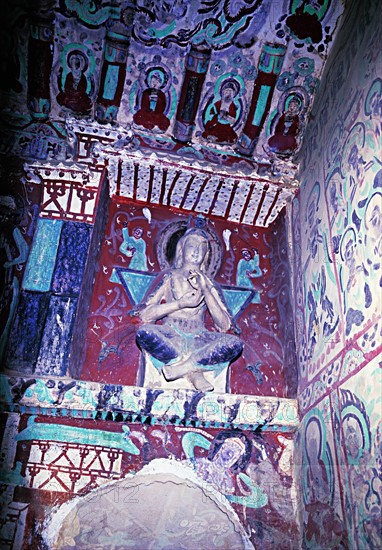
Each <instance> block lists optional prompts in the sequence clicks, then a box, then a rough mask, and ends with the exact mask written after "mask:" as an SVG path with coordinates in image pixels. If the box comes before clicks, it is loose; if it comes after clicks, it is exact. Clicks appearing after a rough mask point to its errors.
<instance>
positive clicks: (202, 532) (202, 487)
mask: <svg viewBox="0 0 382 550" xmlns="http://www.w3.org/2000/svg"><path fill="white" fill-rule="evenodd" d="M43 538H44V540H45V542H46V543H47V545H48V547H49V548H51V549H52V550H53V549H54V550H69V549H70V548H73V547H74V546H75V548H78V549H89V550H90V548H101V547H105V548H132V549H134V548H147V549H148V550H149V549H151V548H153V549H154V548H155V549H157V548H166V550H170V549H174V550H175V549H176V550H180V549H185V550H195V549H196V548H198V549H199V548H211V549H213V548H232V549H235V550H236V549H237V550H239V549H240V550H241V549H243V550H254V546H253V545H252V543H251V542H250V540H249V538H248V536H247V534H246V532H245V530H244V528H243V526H242V525H241V523H240V521H239V518H238V517H237V515H236V513H235V511H234V510H233V508H232V507H231V505H230V504H229V502H228V501H227V499H226V498H225V497H224V495H222V494H220V493H218V492H217V491H216V490H215V489H214V488H213V487H212V486H211V485H210V484H208V483H206V482H204V481H203V480H201V479H200V478H198V477H197V476H196V474H195V473H194V471H193V470H192V468H191V467H189V466H188V465H185V464H181V463H179V462H177V461H174V460H167V459H155V460H153V461H152V462H151V463H150V464H148V465H147V466H145V467H144V468H143V469H142V470H140V472H138V473H137V474H136V475H135V476H129V477H126V478H124V479H122V480H117V481H113V482H111V483H108V484H106V485H103V486H101V487H99V488H97V489H94V490H93V491H90V492H89V493H88V494H86V495H84V496H81V497H76V498H74V499H73V500H72V501H70V502H67V503H65V504H63V505H61V506H60V507H58V508H57V509H56V510H55V511H54V512H53V513H52V514H51V517H50V518H49V520H48V521H47V522H46V528H45V530H44V533H43Z"/></svg>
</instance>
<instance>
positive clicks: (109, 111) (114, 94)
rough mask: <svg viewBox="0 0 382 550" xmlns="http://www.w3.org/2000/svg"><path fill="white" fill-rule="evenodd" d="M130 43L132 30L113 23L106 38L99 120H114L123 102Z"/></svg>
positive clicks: (100, 89) (97, 108)
mask: <svg viewBox="0 0 382 550" xmlns="http://www.w3.org/2000/svg"><path fill="white" fill-rule="evenodd" d="M129 45H130V30H129V29H128V28H127V27H126V26H124V25H123V24H122V23H120V22H115V23H113V24H112V26H111V28H110V29H109V30H108V32H107V35H106V40H105V53H104V60H103V65H102V70H101V78H100V84H99V91H98V98H97V104H96V108H95V117H96V119H97V120H98V122H101V123H105V122H114V121H115V120H116V119H117V114H118V109H119V106H120V104H121V98H122V92H123V85H124V82H125V76H126V62H127V55H128V51H129Z"/></svg>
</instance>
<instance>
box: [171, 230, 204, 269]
mask: <svg viewBox="0 0 382 550" xmlns="http://www.w3.org/2000/svg"><path fill="white" fill-rule="evenodd" d="M210 256H211V246H210V243H209V239H208V234H207V233H206V232H205V231H204V230H203V229H200V228H196V227H195V228H192V229H188V230H187V231H186V232H185V234H184V235H183V236H182V237H181V238H180V239H179V241H178V243H177V245H176V253H175V264H174V266H175V267H176V268H180V267H183V265H184V264H185V263H186V261H187V262H190V263H194V264H195V266H197V267H198V268H199V269H200V270H201V271H204V272H206V271H207V267H208V264H209V261H210Z"/></svg>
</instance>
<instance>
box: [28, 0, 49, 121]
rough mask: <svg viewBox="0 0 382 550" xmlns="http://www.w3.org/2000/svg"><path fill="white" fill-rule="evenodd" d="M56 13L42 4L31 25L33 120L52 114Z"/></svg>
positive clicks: (29, 93)
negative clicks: (51, 84)
mask: <svg viewBox="0 0 382 550" xmlns="http://www.w3.org/2000/svg"><path fill="white" fill-rule="evenodd" d="M53 17H54V13H53V12H52V11H50V10H49V8H48V7H47V8H46V9H44V2H41V3H40V5H39V9H38V10H37V13H36V14H35V16H34V17H33V19H32V21H31V25H30V36H29V43H28V108H29V111H30V114H31V116H32V118H34V119H35V120H38V121H42V120H46V119H47V118H48V116H49V113H50V107H51V103H50V74H51V69H52V63H53V29H54V27H53Z"/></svg>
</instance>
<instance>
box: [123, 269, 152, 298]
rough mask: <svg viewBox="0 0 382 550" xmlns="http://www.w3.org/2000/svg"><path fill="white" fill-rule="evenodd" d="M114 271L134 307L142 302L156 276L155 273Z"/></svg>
mask: <svg viewBox="0 0 382 550" xmlns="http://www.w3.org/2000/svg"><path fill="white" fill-rule="evenodd" d="M116 271H117V273H118V277H119V278H120V280H121V283H122V284H123V286H124V288H125V290H126V292H127V295H128V296H129V298H130V300H131V302H132V304H133V305H134V306H136V305H138V304H140V303H141V302H142V300H143V298H144V297H145V294H146V292H147V291H148V289H149V287H150V285H151V283H152V282H153V280H154V279H155V277H156V276H157V273H146V272H144V271H135V270H132V269H121V268H118V267H117V268H116Z"/></svg>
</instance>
